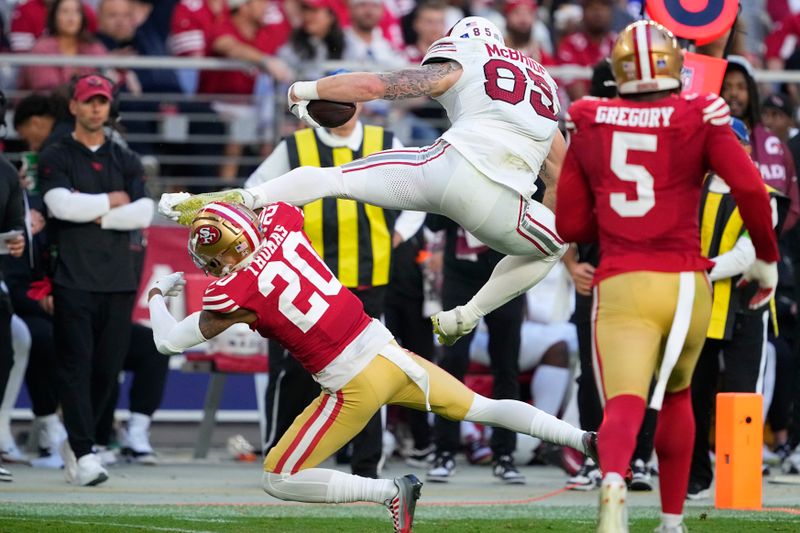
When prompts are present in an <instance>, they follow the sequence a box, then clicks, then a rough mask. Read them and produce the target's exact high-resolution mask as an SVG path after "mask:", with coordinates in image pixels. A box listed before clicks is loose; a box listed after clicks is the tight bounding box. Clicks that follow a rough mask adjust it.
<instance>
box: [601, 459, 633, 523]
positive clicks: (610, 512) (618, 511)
mask: <svg viewBox="0 0 800 533" xmlns="http://www.w3.org/2000/svg"><path fill="white" fill-rule="evenodd" d="M627 493H628V489H627V487H626V486H625V480H624V479H623V478H622V476H620V475H619V474H617V473H614V472H611V473H609V474H606V476H605V477H604V478H603V483H602V484H601V485H600V516H599V518H598V520H597V533H628V509H627V508H626V506H625V501H626V499H627Z"/></svg>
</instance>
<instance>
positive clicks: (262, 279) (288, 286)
mask: <svg viewBox="0 0 800 533" xmlns="http://www.w3.org/2000/svg"><path fill="white" fill-rule="evenodd" d="M259 219H260V221H261V224H262V226H263V230H264V235H265V237H264V240H263V241H262V244H261V245H260V246H259V248H258V249H257V250H256V252H254V253H253V255H252V256H251V259H250V263H249V264H248V265H247V266H246V267H244V268H242V269H240V270H238V271H237V272H234V273H232V274H229V275H227V276H225V277H223V278H220V279H218V280H216V281H214V282H213V283H211V284H210V285H209V286H208V288H207V289H206V292H205V294H204V295H203V310H205V311H213V312H216V313H230V312H233V311H236V310H238V309H240V308H243V309H248V310H250V311H252V312H253V313H255V314H256V316H257V319H256V321H255V322H254V323H253V324H251V325H250V327H251V328H252V329H253V330H255V331H258V333H259V334H261V335H262V336H264V337H268V338H272V339H275V340H277V341H278V342H280V343H281V344H282V345H283V346H284V347H286V349H288V350H289V352H291V353H292V355H293V356H294V357H295V358H296V359H297V360H298V361H299V362H300V363H301V364H302V365H303V366H304V367H305V368H306V369H307V370H308V371H309V372H311V373H312V374H314V375H315V379H317V381H319V382H320V384H321V385H322V386H323V387H326V388H328V389H330V390H338V389H339V388H340V387H341V386H343V385H344V384H345V383H347V381H349V379H350V378H351V377H353V376H354V375H355V374H357V373H358V372H359V371H360V370H361V369H362V368H364V367H365V366H366V365H367V363H369V361H370V360H372V358H373V357H374V356H375V354H377V353H378V351H379V350H381V349H382V348H383V347H384V346H386V344H387V343H389V342H390V341H391V340H392V334H391V333H390V332H389V330H387V329H386V327H384V326H383V324H381V322H380V321H378V320H374V319H371V318H370V317H369V316H367V315H366V313H364V308H363V306H362V305H361V301H360V300H359V299H358V298H356V297H355V296H354V295H353V294H352V293H351V292H350V291H349V290H347V289H346V288H344V287H343V286H342V284H341V283H339V280H338V279H336V276H334V275H333V273H331V271H330V270H329V269H328V267H327V266H326V265H325V263H323V262H322V260H321V259H320V258H319V256H318V255H317V253H316V252H315V251H314V248H312V246H311V243H310V241H309V240H308V237H307V236H306V234H305V233H304V232H303V212H302V211H301V210H299V209H297V208H296V207H293V206H291V205H289V204H285V203H282V202H280V203H275V204H270V205H267V206H266V207H265V208H264V210H263V211H262V212H261V214H260V215H259Z"/></svg>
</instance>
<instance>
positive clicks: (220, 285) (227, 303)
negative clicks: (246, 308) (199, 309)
mask: <svg viewBox="0 0 800 533" xmlns="http://www.w3.org/2000/svg"><path fill="white" fill-rule="evenodd" d="M236 276H237V274H231V275H228V276H226V277H224V278H220V279H218V280H216V281H214V282H212V283H211V285H209V286H208V287H207V288H206V292H205V293H203V311H212V312H214V313H232V312H234V311H236V310H238V309H239V307H240V306H239V304H238V303H237V298H236V297H235V296H234V294H235V290H234V289H235V285H232V282H233V281H234V280H235V278H236Z"/></svg>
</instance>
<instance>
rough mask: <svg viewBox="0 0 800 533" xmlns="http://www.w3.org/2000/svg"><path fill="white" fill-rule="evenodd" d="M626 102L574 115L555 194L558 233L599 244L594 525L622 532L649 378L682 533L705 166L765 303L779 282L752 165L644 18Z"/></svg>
mask: <svg viewBox="0 0 800 533" xmlns="http://www.w3.org/2000/svg"><path fill="white" fill-rule="evenodd" d="M611 62H612V68H613V71H614V78H615V79H616V82H617V89H618V91H619V94H620V97H619V98H613V99H584V100H581V101H578V102H576V103H574V104H573V105H572V106H571V107H570V109H569V114H568V115H569V116H568V117H567V127H568V128H569V129H570V130H571V131H572V133H571V139H570V145H569V150H568V152H567V156H566V159H565V161H564V167H563V169H562V173H561V179H560V183H559V188H558V195H557V203H556V205H557V208H556V226H557V228H558V231H559V233H560V234H561V235H562V236H563V237H564V238H565V239H567V240H569V241H574V242H595V241H598V240H599V243H600V249H601V250H602V251H603V253H602V257H601V260H600V265H599V266H598V268H597V271H596V272H595V275H594V283H595V287H594V310H593V314H592V317H593V335H594V347H595V354H594V356H595V376H596V378H597V380H598V389H599V390H600V391H601V392H602V396H603V397H604V400H605V413H604V417H603V424H602V425H601V427H600V431H599V436H600V445H599V451H600V468H601V470H602V471H603V472H604V478H603V484H602V487H601V492H600V517H599V522H598V528H597V530H598V531H599V532H603V533H612V532H613V533H624V532H627V531H628V524H627V515H626V511H625V497H626V489H625V480H624V479H623V478H622V476H623V474H624V473H625V472H626V471H627V469H628V464H630V460H631V456H632V454H633V449H634V446H635V445H636V435H637V433H638V431H639V426H640V425H641V423H642V418H643V416H644V412H645V407H646V401H647V397H648V393H649V389H650V384H651V381H652V379H653V376H654V375H655V376H656V377H657V378H658V381H657V385H656V387H655V391H654V393H653V397H652V399H651V402H650V405H651V407H653V408H655V409H660V410H661V412H660V413H659V417H658V426H657V428H656V434H655V449H656V453H657V454H658V463H659V473H660V474H659V483H660V485H661V508H662V513H663V514H662V521H661V525H660V526H659V528H658V529H657V530H656V531H658V532H661V533H680V532H683V531H685V526H684V525H683V516H682V513H683V501H684V499H685V497H686V490H687V485H688V480H689V466H690V464H691V460H692V446H693V441H694V421H693V414H692V403H691V396H690V393H689V385H690V383H691V379H692V372H693V371H694V367H695V364H696V362H697V358H698V357H699V355H700V350H701V348H702V347H703V342H704V340H705V337H706V332H707V330H708V323H709V318H710V313H711V289H710V286H709V282H708V277H707V276H706V271H707V270H708V269H709V268H710V267H711V266H713V263H712V262H711V261H709V260H708V259H706V258H704V257H703V256H702V255H701V253H700V238H699V231H698V204H699V201H700V194H701V189H702V184H703V177H704V176H705V174H706V171H707V170H708V169H713V170H714V171H715V172H716V173H717V174H719V175H720V176H721V177H722V178H723V179H724V180H725V182H726V183H727V184H728V185H729V186H730V188H731V191H732V193H733V196H734V198H735V199H736V204H737V205H738V207H739V212H740V213H741V216H742V219H743V220H744V224H745V226H746V227H747V230H748V231H749V233H750V237H751V238H752V241H753V245H754V246H755V249H756V256H757V258H758V259H757V260H756V261H755V264H754V265H753V266H752V267H751V268H750V270H749V271H747V272H746V273H745V275H744V276H743V278H744V279H745V280H747V281H754V282H757V285H758V288H757V290H756V292H755V295H754V296H753V298H752V299H751V301H750V307H751V308H757V307H760V306H762V305H765V304H766V303H767V302H769V300H770V298H771V297H772V295H773V294H774V291H775V286H776V284H777V280H778V274H777V267H776V261H777V259H778V248H777V245H776V241H775V233H774V231H773V225H772V212H771V208H770V203H769V198H768V196H767V192H766V189H765V187H764V184H763V182H762V180H761V176H760V175H759V172H758V170H757V169H756V167H755V165H753V163H752V161H751V160H750V159H749V157H748V156H747V154H746V153H745V151H744V150H743V149H742V147H741V146H740V145H739V142H738V141H737V139H736V137H735V136H734V134H733V133H732V131H731V128H730V111H729V109H728V105H727V104H726V103H725V101H724V100H723V99H722V98H720V97H719V96H717V95H714V94H704V95H690V96H680V95H678V94H677V93H678V92H679V91H680V87H681V66H682V63H683V59H682V55H681V50H680V48H678V44H677V42H676V41H675V38H674V37H673V36H672V34H671V33H670V32H669V31H668V30H666V29H665V28H664V27H662V26H660V25H658V24H656V23H654V22H650V21H639V22H635V23H633V24H632V25H630V26H628V27H627V28H626V29H625V30H624V31H623V32H622V33H621V34H620V36H619V38H618V39H617V42H616V44H615V46H614V49H613V51H612V54H611Z"/></svg>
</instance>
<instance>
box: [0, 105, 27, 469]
mask: <svg viewBox="0 0 800 533" xmlns="http://www.w3.org/2000/svg"><path fill="white" fill-rule="evenodd" d="M4 116H5V95H3V94H2V92H0V117H4ZM3 127H5V125H3ZM24 227H25V221H24V207H23V203H22V188H21V187H20V184H19V175H18V174H17V171H16V170H15V169H14V167H13V166H12V165H11V163H9V162H8V160H7V159H6V158H5V156H2V155H0V235H4V236H3V242H0V250H3V252H2V253H7V254H9V255H11V256H12V257H20V256H21V255H22V253H23V251H24V250H25V237H24V236H23V233H22V230H23V229H24ZM10 231H18V232H19V233H18V234H9V233H8V232H10ZM2 273H3V269H2V267H0V399H1V398H2V397H3V395H4V394H5V392H6V383H7V382H8V376H9V374H10V373H11V367H12V366H14V350H13V348H12V346H11V315H12V314H13V309H12V308H11V299H10V298H9V297H8V292H6V290H5V285H4V284H2V281H3V276H2ZM0 481H11V473H10V472H9V471H8V470H6V469H5V468H3V467H2V466H0Z"/></svg>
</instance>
